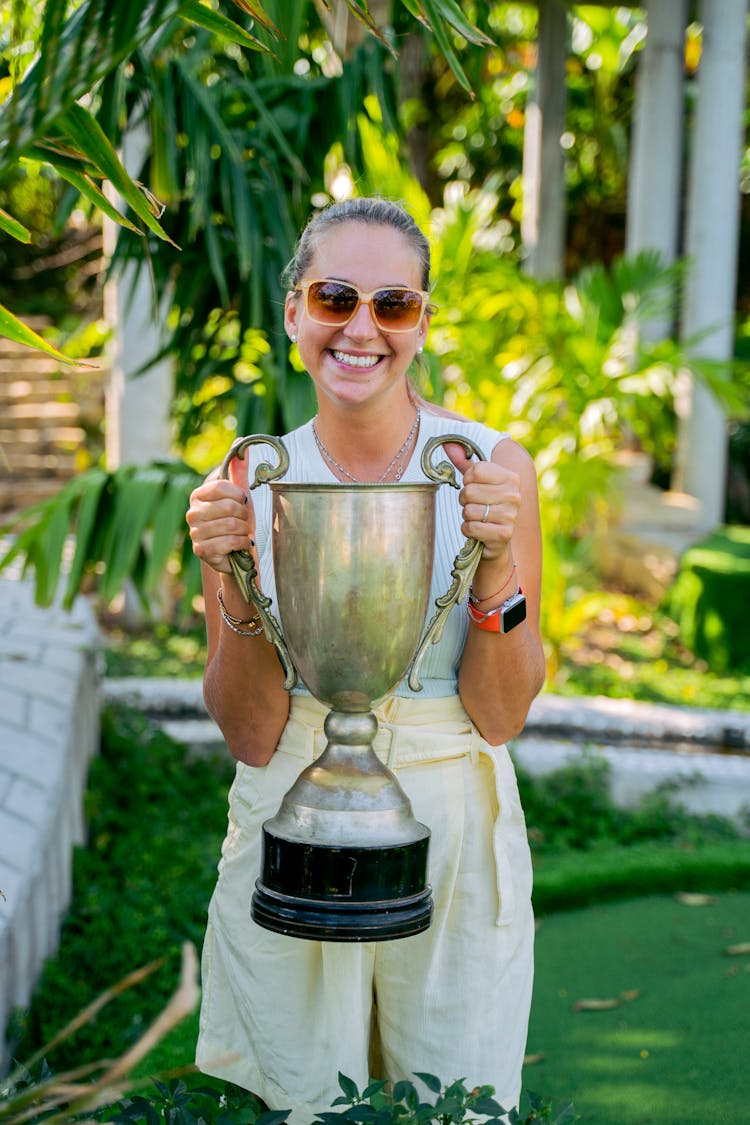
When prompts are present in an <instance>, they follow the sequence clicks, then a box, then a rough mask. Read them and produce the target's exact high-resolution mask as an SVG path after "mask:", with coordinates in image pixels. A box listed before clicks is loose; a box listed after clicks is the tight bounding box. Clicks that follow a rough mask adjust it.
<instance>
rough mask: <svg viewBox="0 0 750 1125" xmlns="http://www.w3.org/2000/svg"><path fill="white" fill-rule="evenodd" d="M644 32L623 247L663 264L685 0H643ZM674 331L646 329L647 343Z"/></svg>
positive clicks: (673, 201) (674, 197)
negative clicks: (648, 254) (650, 253)
mask: <svg viewBox="0 0 750 1125" xmlns="http://www.w3.org/2000/svg"><path fill="white" fill-rule="evenodd" d="M647 20H648V32H647V36H646V43H645V46H644V48H643V51H642V53H641V57H640V59H639V61H638V70H637V73H636V89H635V107H634V112H633V133H632V140H631V146H630V170H629V175H628V216H627V232H626V240H625V249H626V253H627V254H635V253H637V252H638V251H639V250H647V249H652V250H657V251H658V252H659V254H660V256H661V258H662V260H663V262H664V263H665V264H666V265H669V264H671V263H672V262H674V261H675V259H676V257H677V254H678V248H679V227H680V214H681V206H680V201H681V187H682V145H683V130H682V120H683V104H684V100H685V79H684V71H685V62H684V59H685V27H686V22H687V0H648V4H647ZM672 329H673V325H672V323H671V321H670V320H669V318H667V317H665V318H663V319H662V320H660V321H659V322H658V323H657V322H656V321H654V322H653V323H652V324H650V325H649V326H648V332H649V336H650V337H651V339H663V338H664V337H665V336H668V335H669V334H670V333H671V331H672Z"/></svg>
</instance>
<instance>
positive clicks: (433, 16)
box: [422, 0, 474, 97]
mask: <svg viewBox="0 0 750 1125" xmlns="http://www.w3.org/2000/svg"><path fill="white" fill-rule="evenodd" d="M422 3H423V5H424V10H425V12H426V13H427V17H428V19H429V21H430V27H431V28H432V34H433V35H434V36H435V41H436V42H437V45H438V47H439V48H440V50H441V51H442V52H443V54H444V55H445V59H446V62H447V63H448V66H449V67H450V68H451V70H452V71H453V73H454V74H455V76H456V78H457V79H458V82H459V84H460V85H461V86H463V88H464V90H466V92H467V93H468V94H471V95H472V97H473V96H474V91H473V90H472V88H471V83H470V82H469V79H468V78H467V77H466V74H465V72H464V69H463V67H462V66H461V63H460V62H459V61H458V55H457V54H456V52H455V50H454V47H453V44H452V43H451V41H450V37H449V35H448V32H447V30H446V28H445V25H444V23H443V21H442V19H441V18H440V13H439V11H438V9H437V6H436V3H435V0H422Z"/></svg>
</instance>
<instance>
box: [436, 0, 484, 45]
mask: <svg viewBox="0 0 750 1125" xmlns="http://www.w3.org/2000/svg"><path fill="white" fill-rule="evenodd" d="M425 6H426V8H427V10H428V11H429V10H430V8H432V7H434V8H435V10H436V11H437V13H439V15H440V16H442V18H443V19H444V20H445V22H446V23H449V24H450V25H451V27H453V28H455V30H456V31H457V32H458V34H459V35H461V36H463V38H464V39H466V40H467V42H469V43H475V44H476V45H477V46H478V47H489V46H492V42H493V41H492V39H490V37H489V36H488V35H485V33H484V32H483V31H480V30H479V28H478V27H475V26H474V24H473V23H471V21H470V20H468V19H467V18H466V16H465V15H464V13H463V12H462V11H461V9H460V7H459V6H458V4H457V3H456V2H455V0H429V2H427V3H426V4H425Z"/></svg>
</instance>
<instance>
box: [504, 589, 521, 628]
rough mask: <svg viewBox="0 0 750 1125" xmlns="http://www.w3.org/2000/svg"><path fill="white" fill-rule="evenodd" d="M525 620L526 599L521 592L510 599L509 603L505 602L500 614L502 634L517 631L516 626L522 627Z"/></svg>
mask: <svg viewBox="0 0 750 1125" xmlns="http://www.w3.org/2000/svg"><path fill="white" fill-rule="evenodd" d="M525 620H526V598H525V596H524V594H523V593H522V592H521V591H520V590H519V591H518V593H517V594H514V595H513V597H512V598H508V600H507V602H503V608H502V610H501V612H500V632H501V633H509V632H510V631H511V629H515V627H516V625H520V624H521V622H522V621H525Z"/></svg>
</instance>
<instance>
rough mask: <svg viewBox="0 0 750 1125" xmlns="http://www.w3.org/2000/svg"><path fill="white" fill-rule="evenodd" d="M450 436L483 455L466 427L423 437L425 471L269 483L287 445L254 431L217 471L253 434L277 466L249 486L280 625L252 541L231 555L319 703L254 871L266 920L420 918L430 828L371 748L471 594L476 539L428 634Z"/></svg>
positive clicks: (322, 924) (381, 932) (362, 935)
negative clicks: (319, 731) (411, 477)
mask: <svg viewBox="0 0 750 1125" xmlns="http://www.w3.org/2000/svg"><path fill="white" fill-rule="evenodd" d="M446 441H451V442H453V441H455V442H458V443H459V444H461V445H463V446H464V447H465V448H466V449H467V451H469V452H473V453H476V454H477V455H478V456H479V457H481V456H482V455H481V452H480V451H479V450H478V448H477V447H476V446H475V445H474V444H473V443H472V442H469V441H468V440H467V439H466V438H463V437H459V436H452V435H451V436H449V437H443V438H440V439H432V440H431V441H430V442H428V443H427V445H426V446H425V452H424V453H423V456H422V466H423V469H424V470H425V475H426V477H427V478H429V479H426V480H425V481H424V482H418V483H413V484H412V483H403V482H399V483H396V484H351V485H350V484H340V483H336V484H296V483H294V482H288V481H282V480H279V479H275V478H278V477H281V476H283V475H284V473H285V472H286V471H287V468H288V455H287V453H286V449H285V447H284V446H283V443H282V442H281V441H280V440H279V439H277V438H272V437H270V436H269V435H263V434H260V435H253V436H252V437H248V438H240V439H238V441H236V442H235V443H234V445H233V446H232V448H231V449H230V451H229V453H228V454H227V458H226V459H225V462H224V465H223V466H222V475H224V476H225V477H226V476H227V475H228V466H229V463H230V461H231V459H232V457H235V456H242V455H243V453H244V450H245V449H246V448H247V446H248V445H251V444H268V445H271V446H272V448H273V449H274V450H275V451H276V453H277V455H278V459H279V462H278V466H277V467H276V468H275V469H273V468H271V466H269V465H268V464H267V463H261V464H260V465H258V467H257V468H256V472H255V479H254V481H253V482H252V483H251V485H250V487H251V488H254V487H257V486H258V485H259V484H261V483H268V484H269V486H270V488H271V492H272V511H273V518H272V548H273V561H274V573H275V579H276V597H277V603H278V613H279V617H280V623H279V621H277V619H276V617H275V616H274V614H273V612H272V611H271V600H270V599H269V598H267V597H265V596H264V595H263V594H262V593H261V591H260V589H259V587H258V585H257V572H256V570H255V564H254V560H253V558H252V555H250V554H249V552H244V551H242V552H235V553H234V554H233V555H232V556H231V557H230V562H231V565H232V570H233V573H234V575H235V577H236V578H237V580H238V583H239V585H240V588H241V589H242V591H243V594H244V596H245V597H246V599H247V600H248V601H249V602H251V603H252V604H254V605H255V607H256V609H257V610H258V613H259V616H260V618H261V622H262V623H263V627H264V630H265V634H266V637H267V639H268V640H269V641H271V642H272V643H273V644H274V645H275V646H276V649H277V651H278V654H279V657H280V659H281V662H282V665H283V667H284V670H285V672H286V682H285V687H286V688H287V689H289V690H290V689H291V688H293V687H295V686H296V684H297V683H298V682H299V680H301V681H302V683H303V684H304V685H305V687H306V688H307V690H308V691H309V692H310V694H311V695H312V696H313V697H314V698H315V699H317V700H318V701H319V702H320V703H322V704H323V705H324V706H325V707H327V708H329V711H328V714H327V716H326V719H325V724H324V729H325V734H326V738H327V745H326V747H325V750H324V751H323V753H322V754H321V755H320V757H319V758H317V759H316V760H315V761H313V762H312V763H311V764H310V765H308V766H307V767H306V768H305V769H303V770H302V772H301V773H300V775H299V777H298V778H297V780H296V781H295V783H294V784H293V785H292V787H291V788H290V789H289V791H288V792H287V793H286V794H285V796H284V798H283V799H282V802H281V807H280V808H279V811H278V813H277V814H276V816H275V817H273V818H272V819H270V820H267V821H266V822H265V823H264V825H263V841H262V849H263V850H262V870H261V875H260V877H259V878H258V880H257V882H256V887H255V892H254V894H253V897H252V903H251V912H252V917H253V918H254V920H255V921H256V922H257V923H258V924H259V925H261V926H264V927H265V928H266V929H270V930H273V931H275V932H277V933H283V934H288V935H290V936H294V937H302V938H315V939H318V940H326V941H379V940H385V939H393V938H400V937H406V936H408V935H411V934H416V933H420V932H421V931H422V930H425V929H427V927H428V926H429V924H430V921H431V918H432V894H431V888H430V886H429V884H428V882H427V861H428V847H429V837H430V833H429V829H428V828H427V827H426V826H425V825H424V824H420V823H419V822H418V821H417V820H416V819H415V817H414V814H413V812H412V808H411V803H410V801H409V799H408V797H407V796H406V794H405V793H404V791H403V789H402V787H401V785H400V784H399V782H398V781H397V779H396V777H395V776H394V774H393V772H392V771H391V770H390V769H389V768H388V767H387V766H386V765H385V764H384V763H383V762H381V760H380V758H379V757H378V755H377V754H376V752H375V750H374V748H373V741H374V738H375V735H376V733H377V729H378V722H377V718H376V716H375V714H374V713H373V708H374V707H376V706H377V704H378V703H379V702H381V701H382V700H384V699H386V698H387V697H388V696H389V695H390V694H391V693H392V692H393V691H394V690H395V688H396V687H397V686H398V684H399V683H400V682H401V681H402V680H403V679H404V677H405V676H406V675H407V673H408V675H409V684H410V686H411V687H412V688H413V689H415V690H418V689H419V688H420V687H421V683H420V681H419V674H418V672H419V664H420V662H421V659H422V657H423V655H424V653H425V651H426V648H427V647H428V646H429V644H431V643H433V642H434V641H435V640H437V639H438V638H439V636H440V634H441V633H442V628H443V624H444V622H445V618H446V616H447V614H448V612H449V611H450V609H451V608H452V606H453V605H455V604H456V602H457V601H459V600H460V598H461V597H462V596H463V595H464V594H465V593H466V591H467V590H468V586H469V584H470V582H471V577H472V575H473V572H474V570H475V569H476V564H477V562H478V561H479V556H480V554H481V550H482V544H481V543H478V542H477V541H476V540H472V539H470V540H466V543H465V545H464V548H463V549H462V551H461V552H460V553H459V555H458V556H457V558H456V563H455V566H454V570H453V584H452V586H451V588H450V590H449V591H448V593H447V594H446V595H445V597H443V598H439V599H438V600H437V601H436V603H435V604H436V607H437V612H436V613H435V614H434V616H433V618H432V620H431V622H430V623H429V625H428V626H427V629H426V630H425V619H426V616H427V613H428V609H429V596H430V586H431V581H432V567H433V553H434V541H435V496H436V492H437V489H438V488H439V487H440V484H441V483H445V482H447V483H450V484H453V485H455V486H456V487H458V486H457V485H456V484H455V475H454V473H453V468H452V466H451V465H450V464H449V463H448V462H443V463H442V464H441V465H440V466H438V467H437V468H433V466H432V463H431V456H432V453H433V452H434V450H435V449H436V448H437V447H438V446H439V445H441V444H444V443H445V442H446Z"/></svg>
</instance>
